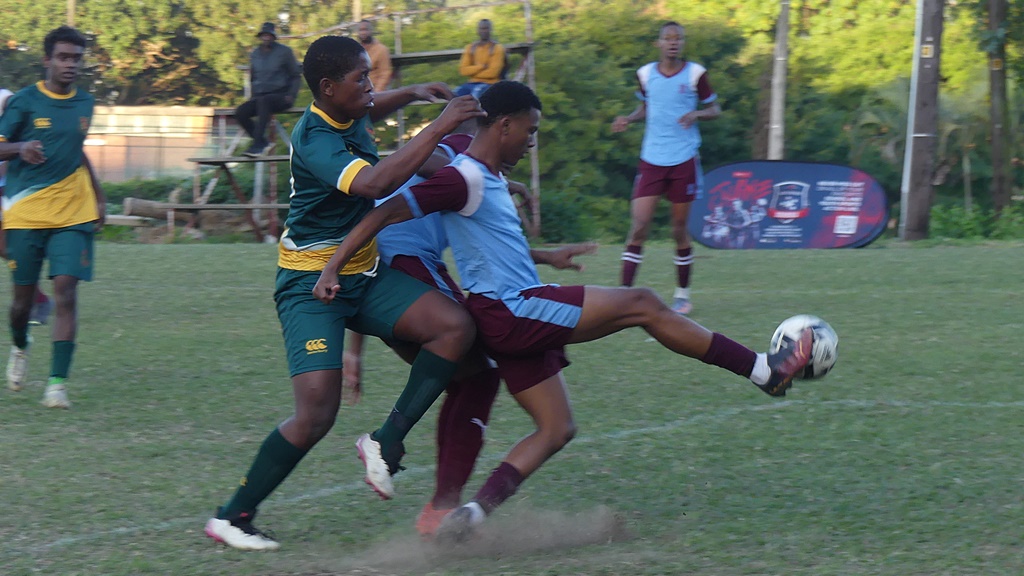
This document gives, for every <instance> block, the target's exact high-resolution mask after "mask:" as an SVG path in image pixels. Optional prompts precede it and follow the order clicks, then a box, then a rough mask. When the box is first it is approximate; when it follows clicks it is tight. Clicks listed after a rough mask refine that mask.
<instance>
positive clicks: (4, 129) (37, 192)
mask: <svg viewBox="0 0 1024 576" xmlns="http://www.w3.org/2000/svg"><path fill="white" fill-rule="evenodd" d="M93 104H94V99H93V97H92V96H91V95H90V94H88V93H86V92H83V91H81V90H77V89H72V91H71V93H70V94H66V95H65V94H56V93H53V92H50V91H49V90H47V89H46V86H45V85H44V83H43V82H38V83H36V84H35V85H34V86H29V87H28V88H25V89H23V90H21V91H19V92H18V93H17V94H15V95H14V96H11V99H10V100H9V101H8V103H7V108H6V110H4V114H3V117H0V142H28V141H31V140H39V141H40V142H42V143H43V153H44V154H45V155H46V162H43V163H42V164H29V163H27V162H24V161H22V160H21V159H20V158H18V157H15V158H13V159H12V160H11V161H10V162H8V164H7V185H6V187H5V188H4V197H3V227H4V228H6V229H43V228H65V227H68V226H74V225H76V224H84V223H86V222H91V221H93V220H96V219H97V218H99V213H98V212H97V209H96V192H95V190H93V186H92V179H91V178H90V176H89V170H88V169H87V168H86V167H85V166H84V165H83V163H82V155H83V152H82V146H83V143H84V142H85V136H86V134H87V133H88V132H89V123H90V122H91V120H92V110H93Z"/></svg>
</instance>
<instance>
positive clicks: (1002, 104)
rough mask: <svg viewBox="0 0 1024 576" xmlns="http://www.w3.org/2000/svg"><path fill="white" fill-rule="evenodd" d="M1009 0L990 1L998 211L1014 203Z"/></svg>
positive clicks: (994, 176) (994, 182)
mask: <svg viewBox="0 0 1024 576" xmlns="http://www.w3.org/2000/svg"><path fill="white" fill-rule="evenodd" d="M1008 9H1009V2H1008V1H1007V0H988V31H989V34H991V38H990V40H989V41H990V42H991V44H990V45H989V47H988V84H989V107H990V108H989V109H990V114H991V118H992V204H993V206H994V207H995V209H996V211H998V212H1002V210H1003V208H1006V207H1007V206H1009V205H1010V178H1009V173H1010V166H1009V164H1008V160H1009V154H1007V151H1008V148H1009V146H1008V142H1007V136H1008V132H1007V130H1006V118H1007V109H1006V65H1005V62H1006V13H1007V10H1008Z"/></svg>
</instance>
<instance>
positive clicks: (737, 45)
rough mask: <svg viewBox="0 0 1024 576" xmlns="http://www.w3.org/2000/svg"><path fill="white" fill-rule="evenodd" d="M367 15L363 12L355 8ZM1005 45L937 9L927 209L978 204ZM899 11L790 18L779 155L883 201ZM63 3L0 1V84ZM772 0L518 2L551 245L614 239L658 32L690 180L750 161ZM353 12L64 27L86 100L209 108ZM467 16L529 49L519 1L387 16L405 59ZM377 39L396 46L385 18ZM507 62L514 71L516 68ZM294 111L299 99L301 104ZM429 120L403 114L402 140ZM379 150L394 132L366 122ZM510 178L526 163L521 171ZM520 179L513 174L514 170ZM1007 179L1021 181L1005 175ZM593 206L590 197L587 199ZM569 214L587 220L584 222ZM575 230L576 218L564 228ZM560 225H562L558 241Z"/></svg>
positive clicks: (900, 4)
mask: <svg viewBox="0 0 1024 576" xmlns="http://www.w3.org/2000/svg"><path fill="white" fill-rule="evenodd" d="M469 3H470V2H469V1H468V0H465V1H458V0H449V1H447V2H440V3H439V2H437V1H427V0H423V1H419V2H417V1H413V0H391V1H385V2H375V3H373V9H379V10H380V13H387V12H394V11H398V10H406V9H416V8H429V7H436V6H437V5H438V4H445V5H447V6H449V7H451V6H457V5H459V4H469ZM363 4H364V8H366V9H367V10H369V9H370V8H369V6H368V4H367V3H365V2H364V3H363ZM1010 4H1011V5H1010V13H1009V17H1008V21H1007V23H1006V25H1005V26H1004V29H1005V32H1004V33H1002V34H998V35H996V36H993V35H992V34H990V33H988V32H987V31H986V23H985V22H986V21H985V18H986V13H987V12H986V10H985V7H986V6H987V2H986V1H984V0H971V1H969V2H950V3H949V4H948V5H947V7H946V24H945V31H944V35H943V49H942V57H943V60H942V75H943V79H944V81H943V85H942V87H941V93H942V99H943V103H942V114H941V116H940V121H941V122H942V126H940V134H941V135H942V141H941V142H940V151H939V155H940V158H939V161H938V167H937V173H936V178H935V181H936V183H937V185H938V186H937V195H938V198H939V199H940V200H942V199H945V200H951V199H954V198H955V199H960V198H963V199H964V201H965V203H966V204H965V206H967V207H971V206H973V205H979V206H980V207H982V208H985V207H987V206H988V204H989V199H988V182H989V179H990V177H991V165H990V160H989V142H988V133H989V128H988V118H987V105H986V97H987V76H986V53H985V49H986V46H990V45H991V43H992V42H994V41H999V42H1004V43H1005V45H1006V48H1007V54H1008V56H1007V60H1008V67H1009V69H1010V70H1011V71H1012V72H1013V75H1012V77H1013V78H1016V79H1018V80H1019V79H1020V78H1022V77H1024V57H1022V47H1024V35H1022V34H1024V33H1022V30H1024V7H1022V4H1021V3H1019V2H1011V3H1010ZM915 5H916V2H914V1H913V0H804V1H802V2H801V3H799V4H794V6H793V9H792V14H791V33H790V38H789V46H790V56H789V78H788V94H787V120H786V157H787V158H791V159H795V160H810V161H824V162H835V163H841V164H851V165H854V166H857V167H859V168H861V169H864V170H865V171H867V172H869V173H871V174H872V175H874V176H875V177H876V178H878V179H879V181H880V182H881V183H882V185H883V187H884V188H885V189H886V190H887V192H888V193H889V195H890V199H891V200H892V201H893V202H896V201H897V199H898V196H899V185H900V174H901V172H902V161H903V147H904V138H903V134H904V132H905V130H906V102H907V101H908V88H907V86H908V83H907V79H908V77H909V74H910V60H911V54H912V50H913V46H912V44H913V36H914V34H913V32H914V30H913V27H914V11H915ZM64 7H65V3H64V2H58V1H57V0H41V1H39V2H33V3H24V2H23V1H22V0H0V11H2V12H3V13H5V14H6V15H7V16H5V26H4V28H3V30H2V31H0V42H6V43H7V44H8V45H10V46H15V47H19V49H8V50H0V85H5V86H18V85H22V84H25V83H27V82H30V81H32V80H34V79H35V78H38V75H39V68H38V65H35V63H37V62H38V59H39V56H40V54H39V51H40V44H41V39H42V36H43V35H44V34H45V32H46V31H47V30H48V29H49V28H51V27H52V26H53V25H54V22H55V21H56V20H61V19H62V17H63V10H64ZM778 10H779V3H778V1H777V0H727V1H720V0H661V1H655V0H548V1H544V2H537V1H535V2H534V3H533V19H532V22H533V38H534V40H535V42H536V52H535V56H536V71H537V72H536V73H537V89H538V92H539V94H540V96H541V98H542V101H543V102H544V104H545V110H544V121H543V123H542V127H541V135H540V139H539V140H540V146H541V150H542V153H541V156H540V157H541V164H540V169H541V182H542V194H543V197H544V198H545V206H544V210H545V212H546V214H545V216H544V229H545V234H546V235H548V236H549V237H551V238H564V239H569V238H578V237H580V234H591V235H595V236H602V235H604V236H612V235H614V234H616V233H618V232H619V231H620V229H621V228H623V226H621V225H615V224H614V222H616V221H617V220H618V219H620V218H625V212H626V210H627V209H628V207H627V199H628V194H629V189H630V182H631V181H632V178H633V174H634V170H635V164H636V156H637V152H638V149H639V143H640V138H641V134H642V127H640V126H634V127H633V128H631V129H630V130H629V131H627V132H626V133H624V134H616V135H613V134H611V131H610V130H609V124H610V122H611V120H612V119H613V118H614V117H615V116H616V115H618V114H624V113H627V112H629V111H630V110H632V109H633V107H634V106H635V105H636V103H637V101H636V100H635V98H634V97H633V93H634V91H635V89H636V87H635V84H636V79H635V70H636V68H637V67H638V66H640V65H642V64H643V63H645V62H648V61H651V60H654V59H656V58H657V50H656V48H655V47H654V45H653V41H654V39H655V38H656V35H657V31H658V26H659V24H660V23H661V22H664V21H666V20H669V19H674V20H678V21H680V22H682V23H684V24H685V25H686V26H687V35H688V40H687V46H686V54H687V56H688V57H689V58H690V59H692V60H695V61H698V62H701V63H703V64H704V65H706V66H707V67H708V69H709V74H710V78H711V80H712V84H713V86H714V87H715V89H716V91H717V92H718V94H719V96H720V102H721V103H722V106H723V109H724V111H725V112H724V114H723V115H722V117H721V118H720V119H719V120H717V121H715V122H711V123H706V124H704V125H702V127H701V128H702V132H703V135H704V145H703V147H702V158H703V160H704V166H705V169H711V168H713V167H715V166H718V165H721V164H725V163H729V162H735V161H739V160H745V159H749V158H751V157H752V156H754V155H755V154H756V152H755V151H756V150H758V149H763V147H762V148H759V147H758V139H759V138H762V137H763V130H762V128H763V127H764V125H765V122H766V111H767V99H768V85H769V79H770V76H769V74H770V70H771V56H772V47H773V43H774V28H775V19H776V17H777V14H778ZM350 14H351V2H350V0H303V1H292V2H287V3H285V6H284V7H281V6H278V5H272V4H265V3H262V2H258V1H257V0H232V1H231V2H227V1H212V2H184V1H182V0H175V1H172V2H167V1H166V0H131V1H128V0H102V1H101V0H78V3H77V12H76V18H77V24H78V27H79V28H80V29H82V30H83V31H86V32H87V33H88V34H89V36H90V37H91V38H92V39H93V43H92V45H91V50H90V55H89V56H90V63H91V67H90V78H91V82H92V84H91V86H90V88H91V90H92V91H93V92H95V93H96V95H97V97H98V98H99V99H100V100H101V101H104V102H107V103H112V104H113V103H117V104H218V105H229V104H233V103H237V102H238V95H239V93H240V91H241V86H242V80H243V74H242V72H240V71H239V70H238V69H237V66H238V65H240V64H245V62H246V53H247V52H248V50H250V49H251V47H252V46H253V44H254V42H255V39H254V38H253V34H254V33H255V30H256V29H257V28H258V26H259V24H260V22H262V21H264V20H273V21H276V22H278V25H279V29H280V30H281V31H282V34H283V35H290V37H285V38H283V39H282V41H283V42H286V43H287V44H288V45H289V46H291V47H292V48H294V49H295V50H296V52H297V53H299V54H301V53H302V52H303V50H304V49H305V47H306V46H308V44H309V43H310V42H311V41H312V40H313V39H315V38H316V37H318V36H319V35H321V34H322V33H324V31H325V30H330V29H331V28H332V27H336V25H337V24H338V23H339V22H340V21H346V20H349V19H350V16H349V15H350ZM481 17H490V18H492V19H493V20H494V22H495V34H496V37H497V38H498V39H499V40H500V41H502V42H521V41H524V40H525V39H526V36H525V26H524V16H523V9H522V7H521V6H520V5H517V4H513V5H505V6H496V7H485V8H472V9H466V10H458V11H449V12H426V13H423V12H421V13H415V14H408V15H405V16H403V17H402V18H401V28H402V35H401V40H402V47H403V50H404V51H405V52H415V51H424V50H437V49H455V48H460V47H462V46H463V45H465V44H466V43H467V42H470V41H472V40H473V39H474V36H475V33H474V24H475V22H476V21H477V20H478V19H479V18H481ZM377 28H378V37H379V38H380V39H381V40H382V41H383V42H385V43H386V44H388V45H389V46H394V45H395V25H394V21H393V20H392V19H389V18H388V17H386V16H385V17H382V18H381V19H380V20H379V21H378V26H377ZM518 62H519V57H518V56H516V57H513V65H515V64H518ZM402 73H403V76H402V81H403V82H404V83H409V82H416V81H424V80H443V81H447V82H449V83H451V84H457V83H459V82H460V81H461V79H460V77H459V75H458V73H457V66H456V63H455V62H451V63H445V64H439V65H417V66H410V67H407V68H405V69H403V71H402ZM308 100H309V94H308V92H306V91H303V92H301V93H300V97H299V103H300V104H301V103H305V102H308ZM1011 100H1012V102H1011V105H1010V110H1011V119H1010V121H1011V129H1010V133H1011V134H1013V135H1014V136H1013V137H1014V138H1015V141H1014V142H1013V146H1014V149H1013V150H1012V151H1011V157H1013V156H1017V157H1019V156H1021V154H1020V150H1021V149H1024V130H1021V129H1020V127H1021V126H1022V124H1024V105H1022V104H1024V96H1022V95H1021V94H1020V91H1019V90H1015V89H1011ZM438 111H439V109H438V107H436V106H425V107H416V108H414V109H410V110H409V112H408V121H407V123H406V128H407V129H409V130H413V131H414V130H415V129H416V128H417V127H418V126H421V125H422V124H423V123H425V122H427V121H429V119H430V118H432V117H433V116H434V115H436V114H437V112H438ZM380 136H381V140H382V143H383V144H384V145H385V146H386V145H388V144H390V143H392V142H393V141H394V140H395V138H396V134H395V128H394V127H393V126H392V127H390V128H388V127H384V126H381V127H380ZM524 164H525V163H524ZM514 176H515V177H517V178H519V179H526V178H527V176H526V169H524V168H520V169H519V172H518V173H516V174H514ZM1013 182H1014V184H1015V186H1017V187H1018V188H1019V187H1020V186H1021V185H1022V184H1024V179H1022V174H1021V169H1020V166H1019V164H1018V165H1015V173H1014V175H1013ZM602 198H603V199H602ZM580 210H583V211H587V212H593V213H588V214H587V215H586V216H582V215H581V212H579V211H580ZM576 219H580V220H581V221H580V222H576V221H575V220H576ZM553 227H562V228H564V229H555V228H553Z"/></svg>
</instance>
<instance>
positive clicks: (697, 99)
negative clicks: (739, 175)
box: [612, 22, 722, 314]
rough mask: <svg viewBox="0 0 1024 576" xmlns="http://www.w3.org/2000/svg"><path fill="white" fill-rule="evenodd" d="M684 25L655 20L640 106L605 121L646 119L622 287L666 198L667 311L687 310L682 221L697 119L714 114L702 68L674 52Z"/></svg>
mask: <svg viewBox="0 0 1024 576" xmlns="http://www.w3.org/2000/svg"><path fill="white" fill-rule="evenodd" d="M685 44H686V31H685V30H684V29H683V27H682V26H681V25H679V24H678V23H676V22H667V23H665V24H663V25H662V27H661V32H660V34H659V36H658V48H659V49H660V50H661V59H660V60H659V61H657V62H651V63H649V64H645V65H643V66H642V67H641V68H640V69H639V70H637V73H636V76H637V80H638V81H639V83H640V91H639V93H638V94H639V97H640V100H641V102H640V105H639V106H638V107H637V108H636V110H634V111H633V112H631V113H630V114H629V115H627V116H619V117H617V118H616V119H615V121H614V122H613V123H612V132H623V131H625V130H626V128H627V127H628V126H629V124H631V123H633V122H642V121H646V126H645V128H644V140H643V145H642V146H641V148H640V165H639V167H638V168H637V175H636V180H635V181H634V182H633V198H632V201H631V202H630V212H631V213H632V225H631V226H630V230H629V237H628V238H626V250H625V251H624V252H623V253H622V285H623V286H632V285H633V281H634V280H635V279H636V273H637V270H638V269H639V268H640V264H641V263H642V262H643V248H644V242H646V241H647V235H648V232H649V231H650V227H651V220H652V219H653V218H654V210H655V208H657V205H658V199H659V198H660V197H661V196H665V197H666V198H668V201H669V202H671V203H672V236H673V238H675V241H676V256H675V258H674V262H675V265H676V277H677V280H678V283H679V285H678V286H677V287H676V291H675V294H674V296H673V301H672V309H673V310H675V311H676V312H677V313H679V314H689V313H690V311H691V310H692V309H693V306H692V304H691V303H690V272H691V271H692V267H693V250H692V248H691V246H690V234H689V232H688V231H687V229H686V221H687V219H688V218H689V216H690V204H691V203H692V202H693V200H694V199H695V198H696V197H697V196H698V195H699V194H700V193H701V186H702V183H703V178H704V177H703V173H702V172H701V167H700V154H699V149H700V142H701V140H700V130H699V129H698V128H697V121H698V120H714V119H715V118H718V116H719V115H721V113H722V109H721V108H720V107H719V106H718V102H717V99H718V96H717V94H715V91H714V90H712V89H711V83H710V82H709V81H708V75H707V70H706V69H705V68H704V67H703V66H701V65H700V64H697V63H696V62H689V61H687V60H685V59H683V58H682V52H683V46H684V45H685Z"/></svg>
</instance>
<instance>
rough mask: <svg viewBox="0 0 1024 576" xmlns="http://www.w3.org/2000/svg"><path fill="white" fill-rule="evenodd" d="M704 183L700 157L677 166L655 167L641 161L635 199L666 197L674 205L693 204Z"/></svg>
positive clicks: (634, 191) (635, 186)
mask: <svg viewBox="0 0 1024 576" xmlns="http://www.w3.org/2000/svg"><path fill="white" fill-rule="evenodd" d="M703 183H704V174H703V173H702V172H701V169H700V156H694V157H693V158H690V159H689V160H687V161H686V162H683V163H682V164H676V165H675V166H655V165H654V164H648V163H647V162H644V161H643V160H641V161H640V164H639V166H637V169H636V180H634V181H633V199H634V200H635V199H637V198H646V197H648V196H665V197H666V198H668V201H669V202H672V203H673V204H683V203H686V202H693V200H694V199H695V198H696V197H697V195H698V194H699V193H700V191H701V187H702V186H703Z"/></svg>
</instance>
